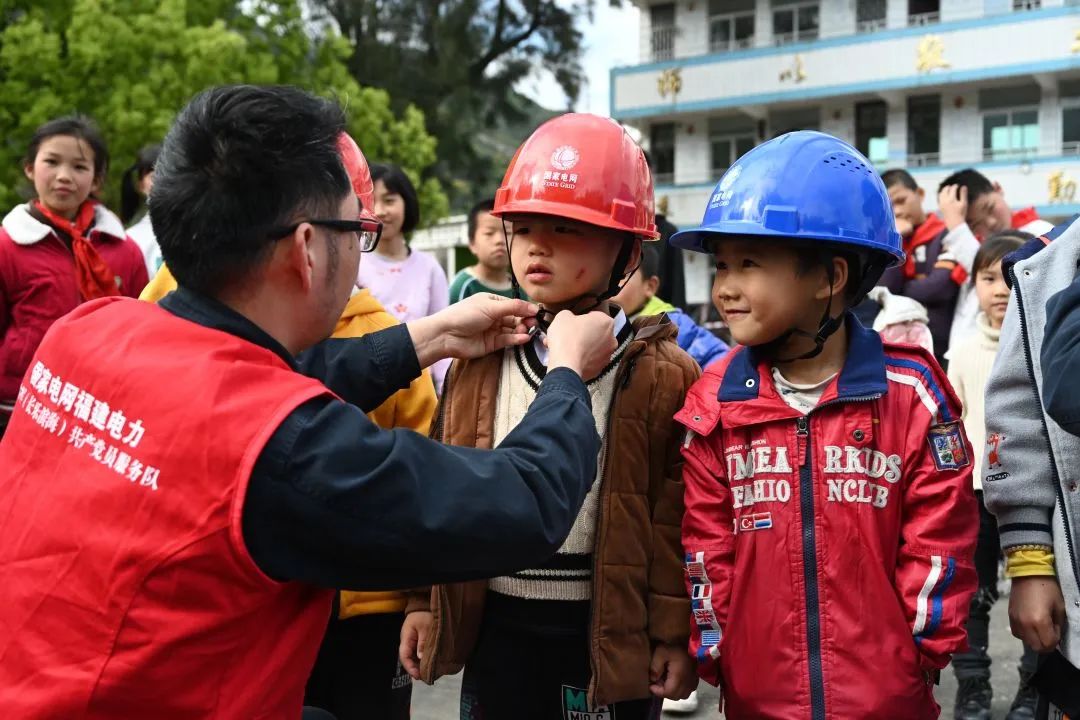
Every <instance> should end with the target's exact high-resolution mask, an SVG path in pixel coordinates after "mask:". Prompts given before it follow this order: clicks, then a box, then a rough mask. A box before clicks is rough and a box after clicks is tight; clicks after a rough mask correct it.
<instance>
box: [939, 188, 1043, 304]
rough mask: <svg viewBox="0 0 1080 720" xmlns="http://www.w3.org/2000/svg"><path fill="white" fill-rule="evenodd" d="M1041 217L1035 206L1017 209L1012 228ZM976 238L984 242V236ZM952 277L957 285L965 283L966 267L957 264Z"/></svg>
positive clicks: (1020, 226)
mask: <svg viewBox="0 0 1080 720" xmlns="http://www.w3.org/2000/svg"><path fill="white" fill-rule="evenodd" d="M1039 219H1040V218H1039V213H1038V212H1036V210H1035V208H1033V207H1028V208H1024V209H1023V210H1017V211H1016V212H1014V213H1013V214H1012V220H1011V223H1012V229H1013V230H1019V229H1020V228H1022V227H1025V226H1027V225H1030V224H1031V223H1033V222H1035V221H1036V220H1039ZM976 239H977V240H978V241H979V242H982V238H980V237H976ZM952 279H953V282H955V283H956V284H957V285H963V284H964V281H965V280H967V279H968V274H967V271H966V270H964V268H962V267H961V266H959V265H957V266H956V267H955V268H953V271H952Z"/></svg>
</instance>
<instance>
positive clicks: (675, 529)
mask: <svg viewBox="0 0 1080 720" xmlns="http://www.w3.org/2000/svg"><path fill="white" fill-rule="evenodd" d="M540 173H543V175H544V176H547V178H548V179H547V180H545V181H540V182H535V181H534V178H535V177H537V176H538V175H540ZM556 177H558V178H559V179H558V180H556V179H555V178H556ZM494 214H495V215H496V216H497V217H499V218H501V219H502V220H503V221H504V222H505V223H506V224H507V226H508V230H509V232H510V233H511V234H510V238H509V239H508V244H509V245H510V259H511V264H512V267H513V274H514V277H515V278H516V281H517V282H520V283H521V285H522V287H523V289H524V290H525V291H526V293H527V294H528V296H529V297H530V298H532V299H533V301H535V302H537V303H538V304H539V305H540V306H541V311H540V314H539V316H538V318H537V320H538V324H539V327H540V328H546V327H548V323H549V321H550V319H552V318H553V317H554V315H555V314H556V313H561V312H564V311H571V312H578V313H584V312H588V311H590V310H595V309H600V310H604V311H605V312H610V313H612V316H613V317H614V318H615V326H614V331H615V334H616V337H615V344H616V350H615V352H614V354H613V355H612V358H611V362H610V364H609V365H608V366H607V368H605V369H604V371H603V372H602V373H601V374H600V375H599V376H598V377H594V378H585V380H586V385H587V387H588V388H589V394H590V396H591V397H592V411H593V415H594V416H595V418H596V430H597V433H598V434H600V435H601V437H602V438H603V443H602V447H603V449H602V450H601V454H600V457H599V458H598V467H597V475H596V479H595V481H594V483H593V485H592V489H591V490H590V491H589V494H588V497H587V498H586V500H585V505H584V506H583V509H582V511H581V513H580V514H579V515H578V519H577V521H576V523H575V525H574V528H573V529H572V531H571V533H570V536H569V537H568V538H567V540H566V542H565V543H564V544H563V546H562V548H561V549H560V550H559V552H558V553H557V554H556V555H555V556H554V557H552V558H551V559H550V560H548V561H547V562H546V563H543V564H541V565H537V566H535V567H531V568H515V569H509V568H508V572H507V574H506V575H505V576H503V577H497V578H492V579H491V580H482V581H479V582H473V583H466V584H461V585H452V586H440V587H436V588H434V589H432V591H431V592H422V593H418V594H417V596H416V597H415V598H413V599H411V600H410V605H409V607H408V608H407V612H408V615H407V616H406V619H405V626H404V627H403V628H402V647H401V653H402V657H401V659H402V662H403V663H404V664H405V666H406V668H407V669H409V671H410V674H412V675H413V677H414V678H422V679H424V680H425V681H427V682H434V681H435V680H436V679H437V678H438V677H441V676H442V675H446V674H452V673H455V672H458V671H459V670H461V668H462V666H464V668H465V675H464V677H463V679H462V690H461V717H462V718H463V719H465V720H473V719H475V720H479V719H480V718H487V719H488V720H494V719H496V718H498V719H502V718H517V719H520V720H551V719H552V718H562V717H576V716H579V715H580V716H581V717H585V716H589V717H593V718H611V717H614V718H617V719H618V720H653V719H654V718H655V717H656V715H657V714H658V713H659V698H660V697H671V698H685V697H687V696H688V695H689V694H690V692H691V691H692V690H693V688H694V686H695V684H696V678H695V677H694V673H693V660H692V659H691V658H690V657H689V656H688V655H687V651H686V642H687V636H688V633H689V625H688V618H689V614H690V601H689V599H688V598H687V597H686V592H685V589H684V588H683V586H682V569H681V563H682V553H681V549H680V547H679V523H680V521H681V518H682V493H683V487H682V482H681V480H680V463H679V459H678V455H679V453H678V447H679V443H680V442H681V438H682V433H681V432H680V431H678V430H677V429H676V426H675V425H674V423H673V422H672V421H671V417H672V415H673V414H674V412H675V410H676V409H677V408H678V406H679V404H680V403H681V402H682V397H683V393H684V391H685V389H686V388H687V387H689V385H690V384H691V383H692V382H693V381H694V379H695V378H696V377H697V375H698V369H697V366H696V365H695V364H694V361H693V360H691V359H690V357H688V356H687V355H686V353H684V352H683V351H682V350H680V349H679V347H678V345H676V343H675V336H676V334H677V330H676V328H675V326H674V324H673V323H672V322H671V320H670V319H669V318H667V317H666V316H664V315H658V316H652V317H648V318H639V319H638V320H637V321H635V322H634V323H630V322H629V321H628V320H627V318H626V315H625V313H623V312H622V311H621V310H619V308H618V307H617V306H612V305H611V304H610V303H608V302H607V300H608V299H609V298H611V297H612V296H613V295H615V293H616V292H618V289H619V286H620V285H621V283H622V282H624V281H625V279H626V276H627V274H628V272H629V270H630V269H631V268H633V267H634V266H635V265H637V263H638V260H639V253H640V250H641V242H642V241H643V240H656V239H657V237H658V233H657V231H656V225H655V222H654V214H653V193H652V181H651V178H650V175H649V170H648V166H647V164H646V162H645V157H644V154H643V153H642V151H641V148H639V147H638V146H637V144H636V143H635V142H634V141H633V140H632V139H631V138H630V137H629V136H628V135H627V134H626V132H625V130H624V129H623V128H622V127H620V126H619V125H618V124H617V123H615V122H614V121H612V120H609V119H607V118H601V117H598V116H595V115H586V114H570V115H563V116H561V117H558V118H555V119H553V120H550V121H548V122H546V123H544V124H543V125H541V126H540V127H539V128H538V129H537V130H536V131H535V132H534V133H533V134H532V136H530V137H529V139H528V140H526V141H525V144H524V145H522V147H521V148H520V149H519V150H518V152H517V154H516V155H515V156H514V159H513V160H512V161H511V164H510V167H509V169H508V170H507V171H506V177H505V178H504V179H503V186H502V187H501V188H500V189H499V192H498V194H497V195H496V201H495V211H494ZM546 363H547V349H546V347H545V346H544V344H543V340H542V337H537V338H536V339H535V340H534V342H533V343H530V344H527V345H523V346H521V347H520V348H517V349H508V350H506V351H500V352H497V353H494V354H492V355H488V356H486V357H483V358H479V359H477V360H470V361H465V362H460V363H455V364H454V366H453V369H452V371H451V373H450V376H449V378H448V381H447V389H446V394H445V395H444V397H443V404H442V410H441V411H440V412H441V415H440V417H439V420H438V421H437V423H436V428H437V430H436V434H437V436H438V437H439V438H440V439H441V440H442V441H443V442H447V443H450V444H452V445H469V446H474V447H492V446H495V445H498V443H499V442H501V441H502V439H503V438H504V437H506V436H507V435H508V434H510V433H513V432H515V426H516V425H517V424H518V422H519V421H520V420H521V418H522V417H523V416H524V413H525V412H526V411H527V410H528V408H529V406H530V404H531V403H532V402H533V400H534V398H535V397H536V393H537V388H538V386H539V383H540V381H541V380H542V379H543V378H544V376H545V375H546V373H547V366H546ZM561 451H562V450H560V448H551V449H550V453H552V454H554V453H559V452H561ZM536 461H537V462H538V463H544V462H550V460H549V459H548V458H546V457H544V456H543V455H540V456H538V457H537V458H536ZM499 481H500V478H497V477H493V478H491V482H492V483H498V482H499ZM513 570H516V571H513ZM418 664H419V666H418Z"/></svg>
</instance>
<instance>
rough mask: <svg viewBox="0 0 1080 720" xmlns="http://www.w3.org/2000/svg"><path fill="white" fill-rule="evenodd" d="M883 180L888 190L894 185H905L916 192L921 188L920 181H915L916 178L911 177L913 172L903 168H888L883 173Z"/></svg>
mask: <svg viewBox="0 0 1080 720" xmlns="http://www.w3.org/2000/svg"><path fill="white" fill-rule="evenodd" d="M881 181H882V182H883V183H885V189H886V190H888V189H889V188H891V187H893V186H894V185H903V186H904V187H906V188H907V189H908V190H910V191H911V192H915V191H916V190H918V189H919V183H917V182H915V178H913V177H911V173H909V172H908V171H907V170H904V169H903V168H893V169H892V170H886V171H885V172H883V173H881Z"/></svg>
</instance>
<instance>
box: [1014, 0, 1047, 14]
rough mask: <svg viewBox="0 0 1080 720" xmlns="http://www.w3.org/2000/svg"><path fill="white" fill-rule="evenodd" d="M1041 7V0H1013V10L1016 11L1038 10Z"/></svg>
mask: <svg viewBox="0 0 1080 720" xmlns="http://www.w3.org/2000/svg"><path fill="white" fill-rule="evenodd" d="M1041 7H1042V0H1013V10H1014V11H1017V12H1023V11H1025V10H1038V9H1039V8H1041Z"/></svg>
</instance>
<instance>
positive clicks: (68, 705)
mask: <svg viewBox="0 0 1080 720" xmlns="http://www.w3.org/2000/svg"><path fill="white" fill-rule="evenodd" d="M343 129H344V118H343V115H342V112H341V110H340V108H339V107H338V106H337V105H335V104H334V103H332V102H329V101H326V100H324V99H320V98H317V97H315V96H313V95H310V94H307V93H305V92H303V91H300V90H297V89H294V88H287V87H274V88H258V87H252V86H236V87H224V88H217V89H213V90H209V91H207V92H205V93H203V94H201V95H199V96H197V97H196V98H195V99H194V100H192V102H191V103H190V104H189V105H188V106H187V107H186V108H185V109H184V110H183V111H182V112H181V113H180V115H179V117H178V118H177V120H176V123H175V125H174V126H173V128H172V130H171V131H170V132H169V135H168V137H167V138H166V141H165V144H164V146H163V148H162V152H161V156H160V159H159V160H158V164H157V166H156V170H155V185H154V190H153V193H152V195H151V199H150V208H151V209H150V213H151V221H152V222H153V225H154V229H155V231H156V234H157V237H158V240H159V242H160V244H161V248H162V253H163V255H164V257H165V261H166V262H167V263H168V266H169V268H170V269H171V270H172V272H173V274H174V275H175V276H176V278H177V280H178V282H179V286H180V287H179V289H178V290H177V291H176V292H175V293H173V294H171V295H169V296H168V297H166V298H165V299H164V300H162V301H161V303H160V304H159V305H151V304H148V303H139V302H136V301H134V300H131V301H128V300H125V299H118V298H106V299H103V300H99V301H95V302H91V303H86V304H84V305H82V306H80V307H79V308H78V309H77V310H76V311H75V312H73V313H71V314H70V315H68V316H66V317H65V318H63V319H61V320H60V321H59V322H57V323H56V324H55V325H54V326H53V328H52V329H51V330H50V332H49V334H48V335H47V336H46V338H45V340H44V342H43V343H42V344H41V347H40V348H39V350H38V353H37V355H36V356H35V358H34V360H33V362H32V363H31V369H30V371H29V372H28V373H27V375H26V377H25V378H24V379H23V382H22V385H21V386H20V388H19V394H18V402H17V405H16V410H15V413H14V415H13V417H12V421H11V424H10V426H9V428H8V431H7V434H6V436H5V437H4V439H3V442H2V443H0V717H3V718H54V717H62V718H150V717H152V718H158V719H163V720H171V719H173V718H228V719H230V720H231V719H233V718H245V719H246V718H289V719H290V720H291V719H294V718H297V717H299V715H300V712H301V701H302V698H303V689H304V683H305V681H306V679H307V676H308V673H309V671H310V669H311V665H312V663H313V661H314V658H315V654H316V651H317V649H318V646H319V642H320V639H321V637H322V633H323V630H324V629H325V626H326V622H327V618H328V615H329V612H330V607H331V602H332V597H333V594H334V591H333V588H350V589H356V590H369V589H370V590H376V589H396V588H405V587H410V586H418V585H427V584H435V583H448V582H453V581H459V580H465V579H471V578H483V577H494V576H496V575H501V574H506V573H508V572H512V571H514V570H516V569H519V568H521V567H527V566H530V565H531V564H534V563H538V562H541V561H543V560H544V559H545V558H547V557H550V556H551V555H552V554H554V552H555V551H556V550H557V549H558V548H559V547H560V545H561V544H562V542H563V540H564V539H565V537H566V535H567V534H568V533H569V531H570V528H571V525H572V524H573V522H574V519H575V517H576V516H577V514H578V511H579V509H580V507H581V505H582V502H583V500H584V498H585V494H586V492H587V491H588V489H589V488H588V485H589V482H588V481H587V480H586V479H587V478H592V477H593V476H594V475H595V463H596V458H597V454H598V452H599V449H600V445H599V438H598V436H597V433H596V430H595V427H594V421H593V417H592V412H591V409H590V400H589V394H588V392H587V390H586V388H585V385H584V384H583V383H582V381H581V376H583V375H584V376H586V377H592V376H593V375H595V374H597V373H598V372H599V371H600V370H601V369H602V367H603V366H604V364H605V363H606V362H607V360H608V358H609V356H610V354H611V352H612V351H613V350H614V349H615V348H614V339H613V338H614V334H613V332H612V324H613V322H612V320H611V319H610V318H608V317H606V316H603V315H601V314H599V313H590V314H588V315H583V316H573V315H570V314H569V313H562V314H560V315H559V316H558V317H557V318H556V319H555V321H554V322H553V323H552V325H551V328H550V330H549V331H548V333H547V342H548V346H549V351H550V360H549V368H551V370H549V372H548V374H547V377H546V379H545V380H544V382H543V385H542V387H541V389H540V392H539V393H538V395H537V398H536V401H535V402H534V403H533V404H532V406H531V407H530V409H529V412H528V414H527V415H526V418H525V420H524V421H522V423H521V424H520V425H519V426H518V428H517V429H516V430H515V431H514V432H513V433H511V434H510V436H508V437H507V438H506V439H505V440H504V441H503V442H502V443H501V445H500V446H499V448H498V449H496V450H493V451H478V450H473V449H466V448H453V447H446V446H442V445H439V444H437V443H434V442H432V441H430V440H428V439H426V438H424V437H422V436H420V435H417V434H415V433H412V432H409V431H405V430H393V431H383V430H379V429H378V428H377V427H376V426H375V425H373V424H372V423H371V422H370V421H369V420H368V418H367V417H366V416H365V415H364V412H365V411H367V410H370V409H371V408H373V407H375V406H377V405H379V404H380V403H381V402H382V401H383V400H384V399H385V398H386V397H387V396H388V395H390V394H391V393H393V392H394V391H396V390H398V389H400V388H403V387H405V386H406V385H408V384H409V382H410V381H411V380H412V379H413V378H415V377H416V376H417V375H419V373H420V369H421V367H424V366H427V365H430V364H431V363H432V362H435V361H436V360H439V359H442V358H444V357H459V358H464V357H475V356H480V355H484V354H487V353H490V352H492V351H493V350H494V349H496V348H499V347H505V346H506V345H509V344H519V343H522V342H525V341H527V340H528V338H529V336H528V335H527V334H526V333H525V324H523V323H522V321H521V318H522V317H527V316H530V315H534V314H535V313H536V312H537V309H536V307H535V306H533V305H530V304H529V303H526V302H523V301H520V300H507V299H502V298H495V297H493V296H477V297H475V298H471V299H470V300H469V301H467V302H463V303H460V304H457V305H454V306H452V307H451V308H449V309H447V310H446V311H443V312H442V313H439V314H437V315H433V316H431V317H428V318H425V319H423V320H418V321H416V322H413V323H409V324H407V325H402V326H398V327H395V328H391V329H388V330H386V331H383V332H379V333H374V334H370V335H366V336H364V337H362V338H359V339H352V340H328V341H325V342H322V341H323V340H324V338H326V337H327V336H328V335H329V334H330V332H331V331H332V330H333V328H334V324H335V322H336V321H337V319H338V317H339V315H340V313H341V310H342V308H343V307H344V305H345V303H346V301H347V300H348V297H349V292H350V289H351V287H352V284H353V279H354V278H355V277H356V272H357V266H358V263H359V261H360V254H361V253H362V252H365V251H370V250H372V249H374V245H375V244H376V243H377V241H378V234H379V230H380V228H379V227H378V224H377V223H376V224H374V225H373V224H372V223H371V221H369V220H362V219H360V212H359V211H360V208H359V205H358V201H357V198H356V195H355V194H354V193H353V192H352V189H351V186H350V184H349V179H348V177H347V175H346V173H345V170H344V168H343V167H342V164H341V161H340V159H339V156H338V151H337V138H338V135H339V134H340V133H341V132H342V130H343ZM298 356H299V358H300V359H297V357H298ZM315 378H318V379H315Z"/></svg>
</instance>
